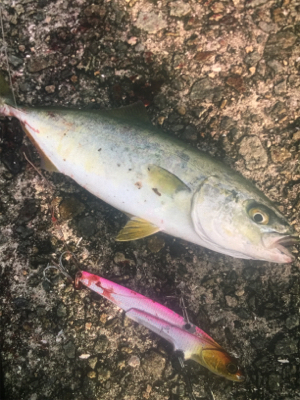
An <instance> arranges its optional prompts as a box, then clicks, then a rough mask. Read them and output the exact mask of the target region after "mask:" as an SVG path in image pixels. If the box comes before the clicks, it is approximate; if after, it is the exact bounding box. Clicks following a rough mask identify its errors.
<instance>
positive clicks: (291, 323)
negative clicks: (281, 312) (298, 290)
mask: <svg viewBox="0 0 300 400" xmlns="http://www.w3.org/2000/svg"><path fill="white" fill-rule="evenodd" d="M285 325H286V327H287V328H288V329H293V328H296V326H299V325H300V318H299V315H291V316H289V317H288V318H287V319H286V321H285Z"/></svg>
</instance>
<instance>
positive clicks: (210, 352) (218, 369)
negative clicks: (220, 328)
mask: <svg viewBox="0 0 300 400" xmlns="http://www.w3.org/2000/svg"><path fill="white" fill-rule="evenodd" d="M191 359H193V360H194V361H196V362H198V363H199V364H201V365H203V366H204V367H206V368H207V369H209V370H210V371H211V372H213V373H214V374H217V375H219V376H222V377H224V378H226V379H229V380H231V381H235V382H243V381H244V380H245V376H244V374H243V372H242V370H241V369H240V367H239V365H238V362H237V360H236V359H235V358H234V357H232V356H231V355H229V354H228V353H227V352H226V351H225V350H224V349H223V348H222V347H219V346H214V345H213V346H211V347H210V346H208V347H206V346H205V347H204V348H201V350H200V351H199V353H198V354H193V355H192V356H191Z"/></svg>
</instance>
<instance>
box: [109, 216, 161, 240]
mask: <svg viewBox="0 0 300 400" xmlns="http://www.w3.org/2000/svg"><path fill="white" fill-rule="evenodd" d="M158 231H160V228H159V227H158V226H156V225H153V224H152V223H151V222H148V221H146V220H144V219H142V218H138V217H133V218H131V219H130V220H129V221H128V222H127V224H126V225H125V226H124V228H122V229H121V231H120V232H119V234H118V236H117V237H116V241H118V242H127V241H129V240H137V239H142V238H144V237H147V236H150V235H153V234H154V233H156V232H158Z"/></svg>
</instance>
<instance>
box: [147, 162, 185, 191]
mask: <svg viewBox="0 0 300 400" xmlns="http://www.w3.org/2000/svg"><path fill="white" fill-rule="evenodd" d="M147 169H148V176H149V183H150V185H151V187H152V188H153V190H154V191H155V193H159V194H166V195H167V196H170V197H172V196H174V195H175V194H176V193H178V192H180V191H183V190H185V191H188V192H190V191H191V190H190V188H189V187H188V186H187V185H186V184H185V183H183V182H182V181H181V180H180V179H179V178H177V176H176V175H174V174H172V173H171V172H169V171H167V170H166V169H164V168H161V167H159V166H157V165H154V164H149V165H148V166H147Z"/></svg>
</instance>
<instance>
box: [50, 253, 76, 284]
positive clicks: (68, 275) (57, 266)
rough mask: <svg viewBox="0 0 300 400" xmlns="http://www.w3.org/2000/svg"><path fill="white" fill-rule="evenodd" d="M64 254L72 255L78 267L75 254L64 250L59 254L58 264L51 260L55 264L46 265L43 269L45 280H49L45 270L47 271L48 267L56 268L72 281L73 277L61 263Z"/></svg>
mask: <svg viewBox="0 0 300 400" xmlns="http://www.w3.org/2000/svg"><path fill="white" fill-rule="evenodd" d="M65 254H71V256H72V257H73V258H74V260H75V264H76V267H77V268H78V261H77V258H76V256H75V254H74V253H72V252H71V251H64V252H63V253H62V254H61V255H60V257H59V263H58V264H56V263H55V262H53V264H55V265H47V267H46V268H45V269H44V271H43V275H44V279H45V280H46V281H48V282H50V281H49V279H48V278H47V277H46V271H48V270H49V269H56V270H58V271H59V272H60V273H62V274H63V275H64V276H65V277H66V278H67V279H68V281H69V282H71V283H74V279H73V278H72V277H71V275H70V274H69V273H68V272H67V270H66V268H65V267H64V265H63V256H64V255H65ZM78 269H79V268H78ZM50 283H51V282H50Z"/></svg>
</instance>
